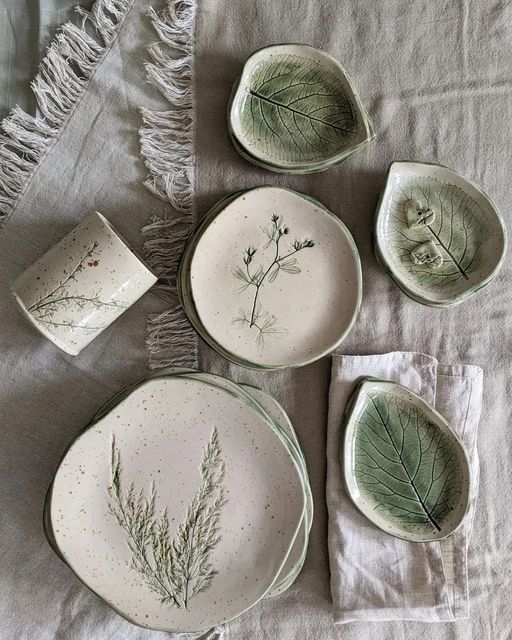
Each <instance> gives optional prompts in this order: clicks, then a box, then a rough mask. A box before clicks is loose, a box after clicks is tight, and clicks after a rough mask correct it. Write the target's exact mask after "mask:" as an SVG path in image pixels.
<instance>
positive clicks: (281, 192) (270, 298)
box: [180, 187, 362, 369]
mask: <svg viewBox="0 0 512 640" xmlns="http://www.w3.org/2000/svg"><path fill="white" fill-rule="evenodd" d="M361 280H362V278H361V267H360V261H359V255H358V252H357V248H356V246H355V243H354V241H353V238H352V236H351V235H350V233H349V231H348V230H347V229H346V227H345V226H344V225H343V223H342V222H341V221H340V220H339V219H338V218H337V217H336V216H334V214H332V213H331V212H330V211H328V210H327V209H326V208H325V207H324V206H323V205H321V204H320V203H319V202H317V201H315V200H313V199H312V198H309V197H307V196H304V195H303V194H300V193H297V192H294V191H291V190H289V189H283V188H279V187H257V188H255V189H251V190H249V191H247V192H244V193H242V194H239V195H236V196H235V197H233V198H231V199H230V200H228V201H227V204H225V206H222V207H220V208H217V207H215V208H214V215H213V216H208V223H207V224H205V225H202V226H201V227H200V229H199V230H198V234H197V237H195V238H193V239H192V240H191V243H190V246H189V247H187V250H186V253H185V256H184V258H183V261H182V267H181V269H180V289H181V297H182V300H183V303H184V307H185V311H186V312H187V314H188V316H189V319H190V320H191V322H192V323H193V324H194V326H195V327H196V329H197V330H198V332H199V333H200V334H201V335H202V336H203V337H204V338H205V339H206V340H207V341H208V342H209V344H210V345H211V346H213V347H214V348H216V349H217V350H219V351H220V352H221V353H222V354H223V355H225V356H226V357H228V358H230V359H232V360H233V361H235V362H237V363H238V364H243V365H245V366H249V367H255V368H269V369H272V368H281V367H290V366H301V365H304V364H307V363H309V362H312V361H314V360H316V359H318V358H320V357H322V356H324V355H326V354H327V353H329V352H330V351H331V350H332V349H334V348H336V346H338V345H339V344H340V343H341V341H342V340H343V339H344V338H345V337H346V335H347V334H348V332H349V331H350V329H351V328H352V326H353V323H354V322H355V320H356V317H357V313H358V310H359V306H360V302H361V286H362V285H361Z"/></svg>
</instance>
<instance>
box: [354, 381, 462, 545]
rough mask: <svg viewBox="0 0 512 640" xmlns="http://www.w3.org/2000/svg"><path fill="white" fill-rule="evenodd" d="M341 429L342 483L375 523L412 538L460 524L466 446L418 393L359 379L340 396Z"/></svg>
mask: <svg viewBox="0 0 512 640" xmlns="http://www.w3.org/2000/svg"><path fill="white" fill-rule="evenodd" d="M344 428H345V437H344V451H343V455H342V459H343V465H344V474H345V482H346V486H347V490H348V493H349V495H350V497H351V498H352V500H353V502H354V503H355V505H356V506H357V507H358V508H359V509H360V510H361V511H362V513H363V514H364V515H365V516H366V517H367V518H369V519H370V520H371V521H372V522H373V523H374V524H376V525H377V526H378V527H380V528H381V529H383V530H384V531H386V532H388V533H390V534H391V535H394V536H396V537H398V538H403V539H404V540H409V541H411V542H429V541H432V540H441V539H442V538H446V537H447V536H449V535H451V534H452V533H453V532H454V531H455V530H456V529H457V528H458V527H459V526H460V524H461V523H462V521H463V519H464V516H465V514H466V511H467V508H468V504H469V499H470V467H469V462H468V458H467V455H466V451H465V449H464V445H463V444H462V442H461V441H460V439H459V438H458V437H457V435H456V434H455V432H454V431H453V430H452V428H451V427H450V425H449V424H448V423H447V422H446V420H445V419H444V418H443V417H442V416H441V415H440V414H439V413H438V412H437V411H436V410H435V409H433V408H432V407H431V406H430V405H429V404H428V403H427V402H425V401H424V400H423V399H422V398H420V396H418V395H417V394H415V393H413V392H412V391H411V390H410V389H407V388H406V387H403V386H402V385H399V384H396V383H393V382H388V381H385V380H376V379H374V378H364V379H363V380H362V381H360V382H359V384H358V385H357V387H356V389H355V391H354V393H353V394H352V396H351V398H350V399H349V402H348V403H347V408H346V411H345V419H344Z"/></svg>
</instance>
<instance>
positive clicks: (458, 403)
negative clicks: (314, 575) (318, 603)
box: [326, 352, 483, 624]
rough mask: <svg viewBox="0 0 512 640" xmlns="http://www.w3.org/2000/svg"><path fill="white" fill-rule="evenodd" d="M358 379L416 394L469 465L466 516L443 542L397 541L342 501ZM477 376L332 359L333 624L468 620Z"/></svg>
mask: <svg viewBox="0 0 512 640" xmlns="http://www.w3.org/2000/svg"><path fill="white" fill-rule="evenodd" d="M363 376H374V377H378V378H382V379H386V380H392V381H394V382H398V383H400V384H403V385H405V386H406V387H409V388H410V389H412V390H413V391H415V392H416V393H418V394H419V395H420V396H421V397H422V398H424V399H425V400H426V401H427V402H429V403H430V404H432V405H433V406H435V408H436V409H437V410H438V411H439V413H441V414H442V415H443V416H444V417H445V418H446V419H447V420H448V422H450V424H451V425H452V427H453V428H454V429H455V430H456V431H457V433H458V435H459V436H460V437H461V439H462V440H463V442H464V444H465V445H466V449H467V451H468V455H469V458H470V462H471V468H472V475H473V486H472V489H471V491H472V500H471V505H470V509H469V512H468V514H467V516H466V519H465V521H464V523H463V525H462V526H461V528H460V529H459V530H458V531H457V532H456V533H455V534H454V535H453V536H452V537H450V538H448V539H447V540H443V541H440V542H431V543H414V542H406V541H404V540H399V539H398V538H394V537H392V536H391V535H389V534H387V533H385V532H384V531H382V530H381V529H379V528H378V527H376V526H375V525H374V524H373V523H372V522H370V521H369V520H368V519H367V518H366V517H365V516H364V515H363V514H362V513H360V512H359V511H358V509H357V508H356V507H355V506H354V505H353V503H352V502H351V500H350V498H349V497H348V495H347V493H346V491H345V487H344V484H343V478H342V468H341V465H340V451H341V449H340V446H341V440H340V435H341V433H342V418H343V411H344V409H345V404H346V401H347V399H348V397H349V395H350V393H351V392H352V390H353V388H354V385H355V382H356V381H357V380H358V378H361V377H363ZM482 379H483V373H482V370H481V369H480V367H477V366H472V365H444V364H439V363H438V362H437V360H436V359H435V358H433V357H431V356H427V355H423V354H420V353H406V352H394V353H387V354H383V355H373V356H341V355H334V356H333V364H332V377H331V387H330V392H329V421H328V432H327V483H326V494H327V495H326V498H327V507H328V510H329V534H328V545H329V562H330V569H331V594H332V600H333V617H334V623H335V624H342V623H346V622H354V621H383V620H416V621H423V622H449V621H454V620H457V619H460V618H467V617H468V616H469V602H468V600H469V599H468V576H467V548H468V541H469V537H470V533H471V528H472V524H473V516H474V512H475V504H476V496H477V492H478V475H479V465H478V455H477V450H476V435H477V429H478V422H479V419H480V410H481V400H482Z"/></svg>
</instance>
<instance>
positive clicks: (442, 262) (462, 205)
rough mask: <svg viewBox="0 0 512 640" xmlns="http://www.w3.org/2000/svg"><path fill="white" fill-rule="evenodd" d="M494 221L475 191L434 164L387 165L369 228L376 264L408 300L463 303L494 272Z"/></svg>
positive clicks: (496, 216) (497, 232) (497, 250)
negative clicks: (371, 227)
mask: <svg viewBox="0 0 512 640" xmlns="http://www.w3.org/2000/svg"><path fill="white" fill-rule="evenodd" d="M506 247H507V235H506V230H505V226H504V223H503V220H502V217H501V215H500V213H499V211H498V209H497V208H496V206H495V205H494V203H493V202H492V201H491V199H490V198H489V197H488V196H487V195H486V194H485V193H483V192H482V191H481V190H480V189H479V188H478V187H477V186H476V185H475V184H473V183H472V182H470V181H469V180H467V179H466V178H463V177H461V176H460V175H458V174H457V173H455V172H454V171H452V170H450V169H447V168H446V167H442V166H440V165H432V164H424V163H418V162H394V163H392V164H391V166H390V168H389V172H388V178H387V183H386V187H385V190H384V192H383V194H382V197H381V201H380V203H379V206H378V208H377V214H376V219H375V227H374V249H375V254H376V257H377V260H378V261H379V263H380V264H381V265H382V266H383V268H384V269H385V270H386V272H387V273H388V274H389V275H390V276H391V277H392V278H393V280H395V282H396V283H397V284H398V286H399V287H400V288H401V289H402V290H403V291H404V292H405V293H406V294H407V295H409V296H410V297H411V298H413V299H414V300H417V301H418V302H421V303H422V304H426V305H430V306H435V307H450V306H453V305H455V304H459V303H460V302H463V301H464V300H466V299H467V298H468V297H470V296H471V295H473V294H474V293H475V292H476V291H478V289H481V288H482V287H484V286H485V285H487V284H488V283H489V282H491V280H492V279H493V278H494V277H495V276H496V274H497V273H498V271H499V270H500V268H501V265H502V263H503V259H504V256H505V252H506Z"/></svg>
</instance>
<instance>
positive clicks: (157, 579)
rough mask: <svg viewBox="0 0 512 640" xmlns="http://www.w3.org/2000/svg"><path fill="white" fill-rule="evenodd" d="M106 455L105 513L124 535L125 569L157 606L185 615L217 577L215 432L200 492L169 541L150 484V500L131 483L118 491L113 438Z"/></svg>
mask: <svg viewBox="0 0 512 640" xmlns="http://www.w3.org/2000/svg"><path fill="white" fill-rule="evenodd" d="M110 455H111V458H110V472H111V484H110V486H109V488H108V495H109V501H108V510H109V512H110V513H111V514H112V515H113V516H114V517H115V518H116V520H117V522H118V524H119V525H120V526H121V527H122V528H123V529H124V531H125V532H126V534H127V544H128V547H129V549H130V552H131V560H130V567H131V568H132V569H133V570H134V571H135V572H137V573H138V574H139V577H140V578H141V580H142V581H143V583H144V584H145V585H146V586H147V587H148V588H149V589H150V590H151V591H152V592H153V593H155V594H156V595H157V596H158V598H159V600H160V602H161V604H163V605H169V606H172V607H177V608H178V609H182V608H184V609H187V610H188V608H189V604H190V600H191V598H193V597H194V596H195V595H197V594H198V593H201V592H203V591H206V590H207V589H208V587H209V586H210V584H211V581H212V580H213V578H214V577H215V575H216V574H217V571H216V569H215V568H214V566H213V565H212V564H211V562H210V555H211V552H212V550H213V549H214V548H215V546H216V545H217V543H218V542H219V541H220V539H221V537H220V533H219V523H220V516H221V511H222V507H223V505H224V504H225V503H226V500H225V497H224V486H223V484H222V481H223V479H224V462H223V461H222V458H221V449H220V445H219V437H218V434H217V429H216V428H214V429H213V431H212V434H211V436H210V439H209V441H208V443H207V445H206V446H205V447H204V450H203V457H202V460H201V465H200V474H201V481H200V484H199V488H198V489H197V491H196V493H195V495H194V497H193V498H192V500H191V502H190V504H189V505H188V507H187V510H186V513H185V517H184V519H183V521H182V523H181V524H180V525H179V527H178V530H177V531H176V533H175V534H174V535H173V536H171V531H170V529H171V525H170V522H169V517H168V515H167V510H166V509H164V510H163V511H161V513H160V514H156V513H155V501H156V498H157V492H156V489H155V485H154V483H151V487H150V490H149V497H146V496H145V494H144V490H143V489H140V490H138V489H136V487H135V486H134V484H133V483H131V484H130V485H128V487H127V489H125V490H124V491H123V487H122V467H121V455H120V452H119V449H118V448H117V447H116V442H115V438H114V436H112V441H111V454H110Z"/></svg>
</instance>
